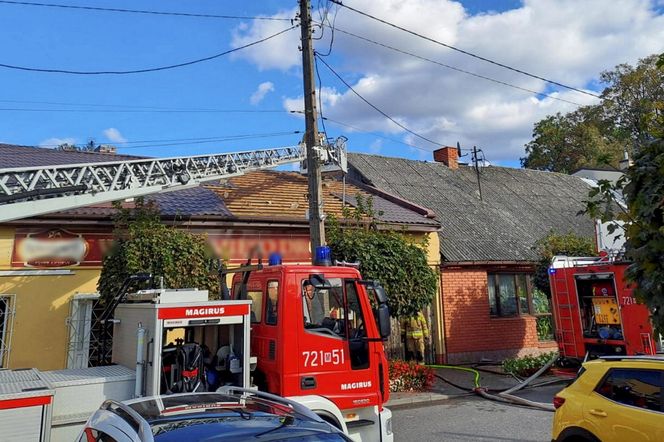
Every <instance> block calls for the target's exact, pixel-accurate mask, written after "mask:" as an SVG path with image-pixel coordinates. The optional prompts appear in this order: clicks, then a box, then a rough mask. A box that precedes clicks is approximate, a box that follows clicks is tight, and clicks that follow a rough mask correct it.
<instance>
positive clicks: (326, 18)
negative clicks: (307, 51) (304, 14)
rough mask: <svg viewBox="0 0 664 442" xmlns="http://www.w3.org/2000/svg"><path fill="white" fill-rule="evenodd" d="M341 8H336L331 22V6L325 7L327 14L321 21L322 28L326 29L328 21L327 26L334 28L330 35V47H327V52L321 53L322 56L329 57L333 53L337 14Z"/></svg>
mask: <svg viewBox="0 0 664 442" xmlns="http://www.w3.org/2000/svg"><path fill="white" fill-rule="evenodd" d="M329 3H330V2H329V0H328V4H329ZM339 9H340V8H339V7H338V6H337V8H336V9H335V10H334V18H333V19H332V22H331V23H330V19H329V17H328V16H329V13H330V8H329V7H328V8H326V9H325V16H324V17H323V16H321V22H320V26H321V29H325V22H326V21H327V26H328V27H329V28H330V29H331V30H332V33H331V35H330V45H329V47H328V49H327V52H326V53H325V54H322V53H321V54H319V55H320V56H321V57H327V56H329V55H330V54H331V53H332V45H333V44H334V32H335V24H336V22H337V14H338V13H339ZM321 38H322V35H321Z"/></svg>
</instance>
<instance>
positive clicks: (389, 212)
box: [0, 144, 440, 231]
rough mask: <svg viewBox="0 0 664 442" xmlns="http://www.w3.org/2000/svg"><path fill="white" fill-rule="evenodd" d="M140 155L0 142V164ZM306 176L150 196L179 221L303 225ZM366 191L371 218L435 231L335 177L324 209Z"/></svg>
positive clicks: (337, 209)
mask: <svg viewBox="0 0 664 442" xmlns="http://www.w3.org/2000/svg"><path fill="white" fill-rule="evenodd" d="M140 158H141V157H135V156H128V155H118V154H111V153H100V152H80V151H62V150H55V149H46V148H37V147H28V146H13V145H6V144H0V169H3V168H14V167H35V166H51V165H59V164H80V163H95V162H112V161H124V160H135V159H140ZM307 193H308V184H307V178H306V177H305V176H303V175H301V174H299V173H296V172H280V171H274V170H261V171H256V172H250V173H247V174H244V175H240V176H237V177H233V178H231V179H229V180H225V181H224V182H218V181H217V182H210V183H208V184H203V185H201V186H199V187H194V188H190V189H182V190H174V191H170V192H163V193H158V194H153V195H149V196H148V197H146V198H147V199H150V200H153V201H155V202H156V203H157V206H158V207H159V210H160V212H161V213H162V215H164V216H167V217H175V218H179V219H181V220H187V219H188V218H192V217H195V218H205V217H211V218H215V219H222V220H223V219H225V220H229V221H247V222H252V221H266V222H288V223H301V224H302V225H303V226H305V225H306V224H307V218H306V212H307V209H308V200H307ZM358 194H360V195H362V196H364V197H365V198H368V197H369V196H371V198H372V201H373V206H374V211H375V219H376V221H378V222H379V223H381V224H389V225H392V226H395V227H399V226H403V227H407V228H418V229H423V230H427V231H434V230H437V229H438V228H439V227H440V224H439V223H438V222H437V221H436V220H435V219H433V213H432V212H430V211H428V210H427V209H424V208H422V207H417V206H415V205H413V204H411V203H409V202H407V201H403V200H400V199H399V198H397V197H392V196H390V195H384V194H382V193H381V192H379V191H378V190H376V189H371V188H368V187H367V186H362V185H354V184H350V183H348V184H346V186H345V189H344V184H343V183H342V182H341V181H340V180H338V179H335V178H327V179H324V180H323V200H324V202H325V211H326V213H328V214H333V215H335V216H336V217H337V218H340V219H342V218H343V213H342V205H343V200H344V198H345V200H346V204H347V205H349V206H356V205H357V201H356V199H355V197H356V195H358ZM113 213H115V209H114V208H113V205H112V204H111V203H99V204H93V205H90V206H86V207H81V208H77V209H69V210H66V211H62V212H57V213H55V214H51V215H45V216H51V217H57V218H63V217H78V218H109V217H110V216H111V215H112V214H113Z"/></svg>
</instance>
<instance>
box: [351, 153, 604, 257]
mask: <svg viewBox="0 0 664 442" xmlns="http://www.w3.org/2000/svg"><path fill="white" fill-rule="evenodd" d="M348 163H349V168H350V176H351V178H353V179H356V180H361V181H362V182H364V183H367V184H370V185H372V186H375V187H377V188H379V189H381V190H384V191H386V192H390V193H392V194H395V195H397V196H400V197H401V198H404V199H408V200H409V201H412V202H414V203H416V204H419V205H421V206H424V207H428V208H430V209H432V210H433V211H434V212H435V213H436V216H437V220H438V221H439V222H440V223H441V226H442V227H441V231H440V233H439V235H440V252H441V255H442V257H443V259H444V260H445V261H448V262H472V261H475V262H477V261H524V262H532V261H536V260H537V259H538V256H537V254H536V252H535V251H534V250H533V246H534V244H535V242H536V241H537V240H538V239H540V238H542V237H543V236H546V234H547V233H548V232H549V231H555V232H558V233H569V232H573V233H575V234H577V235H580V236H584V237H589V238H590V237H593V236H594V222H593V221H592V220H591V219H590V218H589V217H588V216H585V215H581V216H579V215H577V213H578V212H579V211H580V210H582V209H583V208H584V207H585V204H584V203H583V200H585V199H587V198H588V191H589V190H590V187H589V185H588V184H586V183H585V182H584V181H583V180H581V179H579V178H577V177H574V176H570V175H565V174H561V173H553V172H543V171H537V170H531V169H514V168H508V167H497V166H488V167H482V168H481V169H480V170H481V174H480V182H481V187H482V200H480V198H479V192H478V183H477V175H476V172H475V169H474V168H472V167H468V166H462V165H461V166H459V168H458V169H450V168H448V167H447V166H446V165H444V164H442V163H437V162H426V161H414V160H407V159H403V158H393V157H384V156H378V155H367V154H357V153H349V154H348Z"/></svg>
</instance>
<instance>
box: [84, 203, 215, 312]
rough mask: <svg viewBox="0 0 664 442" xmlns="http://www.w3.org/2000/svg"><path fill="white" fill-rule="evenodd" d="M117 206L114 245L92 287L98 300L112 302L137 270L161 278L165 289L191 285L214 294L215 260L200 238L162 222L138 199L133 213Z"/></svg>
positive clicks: (148, 205)
mask: <svg viewBox="0 0 664 442" xmlns="http://www.w3.org/2000/svg"><path fill="white" fill-rule="evenodd" d="M116 207H117V208H118V214H117V215H116V217H115V232H114V236H115V241H114V244H113V246H112V248H111V250H110V252H109V253H108V255H106V256H105V257H104V261H103V268H102V271H101V276H100V278H99V282H98V285H97V288H98V290H99V292H100V294H101V296H102V299H105V300H108V299H111V298H112V297H113V296H115V295H116V294H117V291H118V290H119V288H120V287H121V286H122V283H123V281H124V280H125V279H126V278H127V277H128V276H130V275H133V274H136V273H142V272H149V273H152V275H153V276H155V277H163V282H164V286H165V287H167V288H185V287H196V288H198V289H202V290H205V289H206V290H209V291H210V295H211V297H215V296H216V295H218V293H219V279H218V275H217V274H216V272H215V269H216V268H217V267H216V263H217V260H216V258H215V256H214V253H213V251H212V249H211V247H210V246H209V244H208V243H207V241H206V238H205V236H204V235H195V234H192V233H190V232H187V231H184V230H181V229H177V228H175V227H169V226H166V225H164V224H162V223H161V220H160V218H159V212H158V211H157V209H156V208H155V207H154V206H153V205H152V204H150V203H144V202H143V200H142V199H138V200H137V201H136V207H135V209H133V210H127V209H122V208H121V207H120V206H119V205H116Z"/></svg>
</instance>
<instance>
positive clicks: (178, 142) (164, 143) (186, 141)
mask: <svg viewBox="0 0 664 442" xmlns="http://www.w3.org/2000/svg"><path fill="white" fill-rule="evenodd" d="M301 133H302V131H299V130H294V131H290V132H272V133H263V134H244V135H228V136H223V137H203V138H174V139H171V140H144V141H125V142H123V143H100V144H112V145H113V146H116V147H117V148H118V149H143V148H151V147H168V146H183V145H191V144H208V143H218V142H220V141H240V140H250V139H258V138H273V137H283V136H287V135H296V134H301ZM129 143H144V144H140V145H135V146H119V145H120V144H129ZM150 143H158V144H150ZM40 146H41V147H58V146H60V144H42V145H40Z"/></svg>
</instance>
